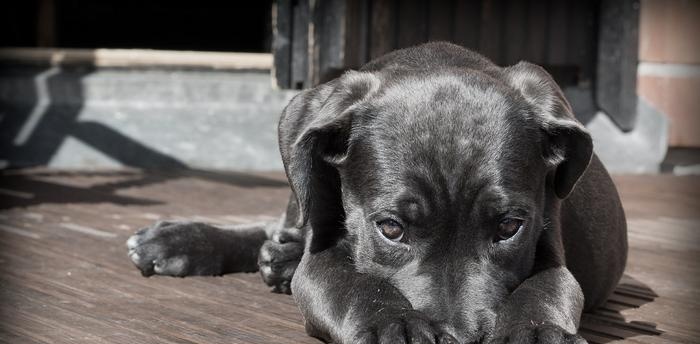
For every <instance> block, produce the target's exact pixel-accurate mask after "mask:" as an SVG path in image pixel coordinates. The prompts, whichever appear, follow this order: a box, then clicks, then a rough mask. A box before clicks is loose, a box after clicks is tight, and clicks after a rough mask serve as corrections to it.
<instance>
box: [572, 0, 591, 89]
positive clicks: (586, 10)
mask: <svg viewBox="0 0 700 344" xmlns="http://www.w3.org/2000/svg"><path fill="white" fill-rule="evenodd" d="M595 15H596V7H595V3H594V2H593V1H574V2H573V3H572V4H571V6H570V7H569V16H568V17H569V18H570V20H569V28H568V31H569V42H568V46H567V50H568V52H567V59H568V61H569V62H570V63H572V64H575V65H576V66H577V67H578V69H579V74H578V84H584V85H589V86H590V83H591V81H592V80H593V77H594V75H593V73H594V68H595V47H596V40H597V38H596V37H595V32H596V27H595V25H596V18H595Z"/></svg>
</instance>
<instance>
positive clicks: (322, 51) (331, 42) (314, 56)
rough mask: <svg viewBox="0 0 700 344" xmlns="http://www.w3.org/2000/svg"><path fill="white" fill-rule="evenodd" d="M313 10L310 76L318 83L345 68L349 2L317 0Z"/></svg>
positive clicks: (314, 83) (310, 29) (311, 81)
mask: <svg viewBox="0 0 700 344" xmlns="http://www.w3.org/2000/svg"><path fill="white" fill-rule="evenodd" d="M310 10H311V12H310V13H311V21H312V24H311V26H310V28H309V52H310V56H311V59H310V62H309V75H310V76H309V79H310V83H311V85H312V86H315V85H318V84H320V83H324V82H327V81H329V80H331V79H334V78H336V77H338V76H339V75H340V74H341V73H342V72H343V71H344V70H345V58H344V53H345V37H346V34H345V29H346V24H345V20H346V17H345V15H346V2H345V0H326V1H316V2H313V6H311V7H310ZM312 37H313V39H312Z"/></svg>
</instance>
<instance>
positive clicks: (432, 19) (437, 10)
mask: <svg viewBox="0 0 700 344" xmlns="http://www.w3.org/2000/svg"><path fill="white" fill-rule="evenodd" d="M428 6H429V7H428V40H429V41H451V40H452V37H453V28H454V12H453V11H454V8H453V3H452V1H447V0H440V1H430V2H428Z"/></svg>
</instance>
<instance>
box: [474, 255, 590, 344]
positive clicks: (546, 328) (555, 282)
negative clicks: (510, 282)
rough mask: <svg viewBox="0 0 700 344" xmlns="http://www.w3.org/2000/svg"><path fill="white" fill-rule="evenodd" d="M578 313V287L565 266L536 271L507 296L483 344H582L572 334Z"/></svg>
mask: <svg viewBox="0 0 700 344" xmlns="http://www.w3.org/2000/svg"><path fill="white" fill-rule="evenodd" d="M582 310H583V293H582V292H581V287H580V286H579V284H578V282H577V281H576V279H575V278H574V276H573V275H572V274H571V272H569V270H568V269H567V268H566V267H563V266H559V267H552V268H549V269H546V270H544V271H540V272H539V273H537V274H535V275H533V276H532V277H530V278H528V279H527V280H525V281H524V282H523V283H522V284H521V285H520V286H518V288H517V289H515V291H513V293H512V294H511V295H510V296H509V298H508V300H507V301H506V302H505V304H504V305H503V307H502V308H501V309H500V310H499V312H498V316H497V318H496V326H495V328H494V330H493V333H492V334H491V335H490V336H489V338H490V340H488V341H487V343H489V344H501V343H523V344H531V343H532V344H534V343H542V344H544V343H547V344H556V343H564V344H567V343H571V344H574V343H576V344H580V343H586V341H585V340H584V339H583V338H581V337H580V336H578V335H577V334H576V332H577V331H578V325H579V320H580V317H581V311H582Z"/></svg>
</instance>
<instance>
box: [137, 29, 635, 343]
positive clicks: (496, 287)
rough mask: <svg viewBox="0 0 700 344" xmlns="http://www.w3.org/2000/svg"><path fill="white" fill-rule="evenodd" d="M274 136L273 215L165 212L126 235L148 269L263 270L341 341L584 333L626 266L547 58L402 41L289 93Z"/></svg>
mask: <svg viewBox="0 0 700 344" xmlns="http://www.w3.org/2000/svg"><path fill="white" fill-rule="evenodd" d="M279 143H280V150H281V153H282V159H283V161H284V166H285V169H286V172H287V177H288V178H289V182H290V184H291V186H292V189H293V196H294V197H292V200H291V202H290V206H289V208H288V210H287V215H286V218H285V219H283V220H282V221H281V222H280V224H279V225H276V226H274V225H270V226H268V228H251V229H248V230H242V229H238V230H222V229H218V228H214V227H211V226H208V225H205V224H200V223H159V224H157V225H155V226H153V227H150V228H146V229H144V230H141V231H140V232H139V233H137V235H135V236H133V237H132V238H130V239H129V242H128V246H129V249H130V256H131V259H132V260H133V261H134V263H135V264H136V265H137V266H138V267H139V269H141V271H142V272H143V273H144V274H145V275H151V274H154V273H156V274H163V275H175V276H185V275H218V274H223V273H228V272H236V271H254V270H257V269H258V267H259V268H260V270H261V273H262V275H263V279H264V280H265V282H266V283H267V284H269V285H272V286H274V287H275V289H276V290H277V291H281V292H289V291H290V288H291V292H293V295H294V298H295V300H296V302H297V304H298V305H299V308H300V309H301V312H302V314H303V316H304V318H305V322H306V329H307V332H308V333H309V334H310V335H312V336H315V337H319V338H322V339H324V340H327V341H333V342H340V343H409V342H410V343H472V342H484V343H581V342H584V340H583V339H582V338H581V337H580V336H578V335H576V332H577V328H578V325H579V318H580V315H581V312H582V311H583V310H589V309H592V308H594V307H596V306H598V305H600V304H601V303H602V302H604V301H605V300H606V298H607V297H608V296H609V295H610V293H611V292H612V290H613V288H614V287H615V285H616V284H617V282H618V280H619V278H620V276H621V274H622V272H623V269H624V266H625V260H626V256H627V240H626V224H625V216H624V212H623V210H622V207H621V205H620V200H619V198H618V195H617V191H616V189H615V186H614V185H613V182H612V180H611V179H610V177H609V176H608V174H607V172H606V171H605V168H604V167H603V166H602V165H601V163H600V161H599V160H598V159H597V158H596V156H595V155H594V154H593V153H592V148H593V147H592V142H591V137H590V136H589V134H588V133H587V132H586V130H585V129H584V127H583V126H582V125H581V124H580V123H578V122H577V121H576V119H575V118H574V116H573V115H572V113H571V108H570V106H569V104H568V103H567V101H566V100H565V99H564V96H563V95H562V92H561V90H560V89H559V87H558V86H557V85H556V84H555V83H554V81H552V79H551V77H550V76H549V75H548V74H547V73H546V72H545V71H544V70H543V69H542V68H540V67H538V66H535V65H532V64H529V63H519V64H517V65H515V66H511V67H507V68H500V67H497V66H495V65H494V64H492V63H491V62H490V61H488V60H487V59H485V58H484V57H481V56H480V55H478V54H475V53H473V52H470V51H467V50H465V49H463V48H461V47H458V46H455V45H451V44H447V43H428V44H424V45H421V46H418V47H414V48H409V49H404V50H399V51H396V52H393V53H391V54H388V55H386V56H384V57H381V58H379V59H377V60H374V61H372V62H370V63H368V64H367V65H365V66H364V67H363V68H362V69H361V70H360V71H351V72H347V73H346V74H344V75H343V76H341V77H339V78H337V79H335V80H333V81H330V82H328V83H326V84H323V85H320V86H318V87H316V88H313V89H310V90H306V91H304V92H302V93H301V94H299V95H298V96H296V97H295V98H294V99H293V100H292V101H291V103H290V104H289V105H288V106H287V108H286V109H285V110H284V113H283V114H282V118H281V120H280V125H279ZM297 228H299V229H297ZM258 252H260V253H259V254H258ZM292 277H293V278H292ZM290 282H291V284H290Z"/></svg>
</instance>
